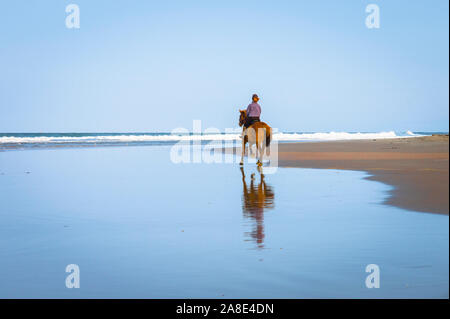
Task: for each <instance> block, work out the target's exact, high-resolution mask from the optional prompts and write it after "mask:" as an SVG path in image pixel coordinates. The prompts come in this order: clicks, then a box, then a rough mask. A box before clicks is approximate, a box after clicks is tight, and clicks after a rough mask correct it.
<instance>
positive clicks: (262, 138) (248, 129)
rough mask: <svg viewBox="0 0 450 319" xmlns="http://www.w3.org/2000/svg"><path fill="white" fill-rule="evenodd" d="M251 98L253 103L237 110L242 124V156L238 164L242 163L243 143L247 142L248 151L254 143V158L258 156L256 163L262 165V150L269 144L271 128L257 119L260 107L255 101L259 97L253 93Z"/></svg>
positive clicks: (240, 124)
mask: <svg viewBox="0 0 450 319" xmlns="http://www.w3.org/2000/svg"><path fill="white" fill-rule="evenodd" d="M252 100H253V103H252V104H250V105H249V106H248V108H247V110H239V112H240V117H239V126H244V128H243V132H242V156H241V163H240V164H241V165H244V155H245V145H246V143H247V142H248V145H249V151H250V150H251V147H252V145H253V144H256V158H258V162H257V165H258V166H262V159H263V154H264V150H265V149H266V147H269V146H270V141H271V139H272V128H271V127H270V126H269V125H267V124H266V123H264V122H261V121H260V120H259V115H260V114H261V107H260V106H259V104H258V103H257V102H258V100H259V98H258V96H257V95H256V94H253V97H252ZM248 112H250V113H248ZM249 114H250V115H252V116H250V115H249Z"/></svg>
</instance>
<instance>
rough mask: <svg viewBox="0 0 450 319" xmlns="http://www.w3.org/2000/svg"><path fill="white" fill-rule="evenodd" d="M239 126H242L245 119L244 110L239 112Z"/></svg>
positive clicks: (245, 113)
mask: <svg viewBox="0 0 450 319" xmlns="http://www.w3.org/2000/svg"><path fill="white" fill-rule="evenodd" d="M239 113H240V115H239V126H242V125H244V123H245V119H246V118H247V111H246V110H239Z"/></svg>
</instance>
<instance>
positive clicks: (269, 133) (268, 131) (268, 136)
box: [266, 127, 272, 147]
mask: <svg viewBox="0 0 450 319" xmlns="http://www.w3.org/2000/svg"><path fill="white" fill-rule="evenodd" d="M271 141H272V128H270V127H267V129H266V147H269V146H270V142H271Z"/></svg>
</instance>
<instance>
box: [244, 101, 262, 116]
mask: <svg viewBox="0 0 450 319" xmlns="http://www.w3.org/2000/svg"><path fill="white" fill-rule="evenodd" d="M260 115H261V106H259V104H258V103H255V102H253V103H252V104H249V105H248V107H247V116H248V117H259V116H260Z"/></svg>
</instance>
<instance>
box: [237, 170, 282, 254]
mask: <svg viewBox="0 0 450 319" xmlns="http://www.w3.org/2000/svg"><path fill="white" fill-rule="evenodd" d="M258 172H259V176H260V178H259V183H258V184H257V185H255V174H251V176H250V187H248V186H247V182H246V181H245V172H244V168H243V167H241V173H242V185H243V190H242V211H243V213H244V216H245V217H246V218H249V219H251V220H254V221H255V222H256V225H255V227H254V229H253V230H252V231H251V232H250V237H251V238H252V239H253V240H256V243H257V245H258V248H263V247H264V236H265V235H264V210H265V209H273V208H274V207H275V203H274V200H275V193H274V191H273V189H272V187H271V186H270V185H267V184H266V182H265V180H264V174H263V172H262V167H258Z"/></svg>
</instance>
